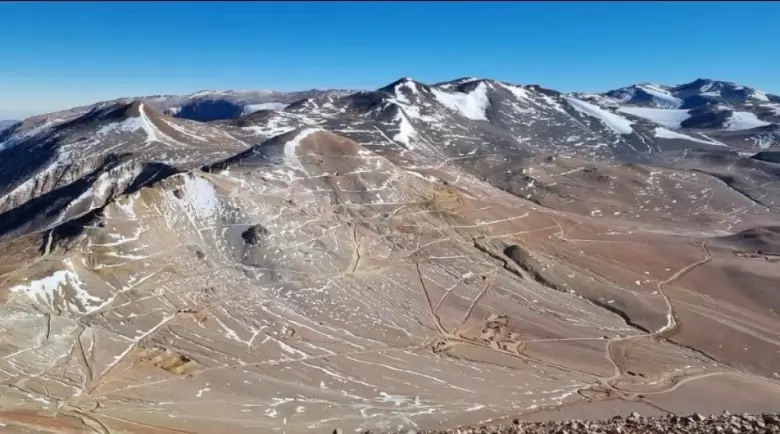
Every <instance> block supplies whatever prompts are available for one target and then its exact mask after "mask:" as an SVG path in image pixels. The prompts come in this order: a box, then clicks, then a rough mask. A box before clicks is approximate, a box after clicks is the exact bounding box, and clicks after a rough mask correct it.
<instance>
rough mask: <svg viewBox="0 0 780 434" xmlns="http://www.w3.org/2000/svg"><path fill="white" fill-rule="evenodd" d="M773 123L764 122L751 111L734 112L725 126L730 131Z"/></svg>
mask: <svg viewBox="0 0 780 434" xmlns="http://www.w3.org/2000/svg"><path fill="white" fill-rule="evenodd" d="M767 125H772V124H770V123H769V122H764V121H762V120H761V119H759V118H758V117H757V116H756V115H754V114H753V113H750V112H734V113H732V114H731V116H730V117H729V118H728V120H726V123H725V124H724V127H725V129H726V130H728V131H741V130H749V129H751V128H758V127H764V126H767Z"/></svg>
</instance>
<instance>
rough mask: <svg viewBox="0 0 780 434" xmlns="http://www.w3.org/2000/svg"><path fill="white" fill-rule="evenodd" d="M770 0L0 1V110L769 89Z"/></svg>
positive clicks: (779, 55)
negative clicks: (176, 97)
mask: <svg viewBox="0 0 780 434" xmlns="http://www.w3.org/2000/svg"><path fill="white" fill-rule="evenodd" d="M778 17H780V2H755V3H752V2H736V1H735V2H711V3H705V2H679V3H673V2H669V3H657V2H653V3H650V2H647V3H640V2H626V3H617V2H614V3H612V2H609V3H607V2H604V3H598V2H573V3H562V2H547V3H544V2H538V3H533V2H515V3H511V2H484V1H483V2H452V3H445V2H431V3H427V2H406V3H403V2H399V3H395V2H374V3H371V2H365V3H358V2H341V3H326V2H300V3H268V2H258V3H238V2H236V3H229V2H214V3H208V2H181V3H158V2H137V3H133V2H126V3H118V2H116V3H115V2H105V3H103V2H83V3H66V2H57V3H43V2H34V3H23V2H16V3H12V2H2V3H0V41H2V45H0V50H1V53H2V54H1V55H0V118H3V117H6V118H7V117H9V116H10V117H21V116H27V115H30V114H34V113H40V112H46V111H52V110H56V109H62V108H67V107H71V106H74V105H79V104H86V103H90V102H94V101H97V100H105V99H111V98H114V97H119V96H137V95H148V94H157V93H190V92H194V91H197V90H201V89H277V90H294V89H304V88H313V87H318V88H343V87H346V88H377V87H380V86H383V85H385V84H387V83H389V82H391V81H393V80H395V79H397V78H400V77H403V76H410V77H413V78H415V79H417V80H419V81H423V82H435V81H443V80H447V79H453V78H457V77H462V76H476V77H488V78H496V79H501V80H505V81H511V82H516V83H524V84H531V83H537V84H542V85H544V86H547V87H551V88H555V89H558V90H562V91H574V90H581V91H604V90H608V89H612V88H616V87H620V86H624V85H628V84H631V83H636V82H645V81H650V82H659V83H663V84H678V83H682V82H687V81H690V80H693V79H695V78H697V77H706V78H715V79H723V80H729V81H735V82H738V83H740V84H744V85H748V86H754V87H758V88H760V89H763V90H765V91H768V92H771V93H780V82H778V81H779V80H780V24H778Z"/></svg>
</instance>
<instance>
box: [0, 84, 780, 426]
mask: <svg viewBox="0 0 780 434" xmlns="http://www.w3.org/2000/svg"><path fill="white" fill-rule="evenodd" d="M778 147H780V97H778V96H776V95H771V94H767V93H764V92H762V91H760V90H757V89H753V88H749V87H746V86H742V85H737V84H735V83H731V82H725V81H716V80H708V79H697V80H694V81H692V82H690V83H687V84H683V85H677V86H666V85H660V84H649V83H644V84H637V85H632V86H628V87H624V88H620V89H616V90H612V91H609V92H605V93H601V94H594V93H562V92H558V91H555V90H552V89H546V88H544V87H541V86H538V85H520V84H513V83H508V82H502V81H498V80H491V79H480V78H474V77H464V78H459V79H456V80H452V81H447V82H441V83H435V84H426V83H421V82H418V81H415V80H413V79H411V78H401V79H399V80H397V81H395V82H393V83H390V84H388V85H387V86H384V87H381V88H379V89H376V90H372V91H365V90H364V91H355V90H308V91H302V92H291V93H285V92H272V91H224V92H222V91H202V92H197V93H195V94H192V95H187V96H173V95H168V96H159V95H158V96H147V97H136V98H122V99H118V100H114V101H106V102H99V103H96V104H92V105H89V106H83V107H76V108H73V109H70V110H65V111H61V112H56V113H49V114H45V115H40V116H35V117H32V118H28V119H25V120H23V121H21V122H16V123H13V124H12V125H11V126H8V127H6V128H5V129H3V128H2V127H0V332H2V335H3V336H4V337H3V340H2V342H0V356H2V357H0V372H1V373H2V374H0V375H2V379H3V384H5V385H6V386H7V388H6V389H4V391H5V393H4V394H3V395H2V397H0V409H12V410H0V422H2V423H3V424H4V426H10V427H12V428H13V429H17V431H14V432H27V431H21V430H22V429H24V430H28V431H29V432H48V431H47V430H49V431H51V430H56V429H59V430H61V431H63V430H70V431H71V432H98V433H106V432H160V433H167V432H191V433H211V432H226V431H228V432H231V433H250V432H251V433H255V432H275V431H281V432H324V431H325V430H327V431H328V432H331V431H333V430H335V429H343V430H344V431H345V432H346V431H361V432H362V431H363V430H378V431H401V430H404V431H403V432H406V430H409V429H428V428H440V427H443V428H452V427H456V426H461V425H468V424H475V423H478V422H486V421H501V420H504V419H506V418H509V419H510V420H511V419H512V418H514V417H522V418H526V417H531V416H533V417H535V418H560V417H565V416H566V415H576V414H582V413H583V412H585V413H588V414H602V415H605V416H611V415H612V414H613V413H614V412H616V411H619V412H626V411H633V410H636V411H640V412H642V413H643V414H662V413H664V412H674V413H686V414H688V413H691V412H696V411H698V412H703V413H706V412H720V411H721V410H723V409H724V408H723V407H724V406H726V407H728V408H727V409H728V410H729V411H732V412H742V411H750V412H761V411H778V410H780V408H779V407H778V404H777V400H776V399H775V397H776V396H778V394H780V373H778V370H777V366H780V348H778V346H780V342H778V340H777V336H780V321H778V318H777V315H778V312H780V296H778V294H777V291H776V282H777V281H778V279H780V268H778V263H779V262H778V261H780V216H779V215H778V211H779V210H780V152H778ZM725 396H728V398H727V399H726V398H724V397H725ZM578 412H579V413H578ZM79 430H81V431H79ZM90 430H91V431H90ZM174 430H175V431H174Z"/></svg>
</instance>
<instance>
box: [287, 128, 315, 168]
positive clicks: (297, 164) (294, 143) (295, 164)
mask: <svg viewBox="0 0 780 434" xmlns="http://www.w3.org/2000/svg"><path fill="white" fill-rule="evenodd" d="M320 131H325V130H323V129H322V128H307V129H305V130H303V131H301V132H300V133H298V135H297V136H295V137H293V138H292V140H290V141H288V142H287V143H285V144H284V161H285V163H287V165H288V166H290V167H292V168H295V169H299V170H302V171H304V172H305V171H306V169H304V168H303V165H302V164H301V160H299V159H298V156H297V155H295V151H296V149H298V145H300V144H301V140H303V139H305V138H306V137H308V136H310V135H311V134H314V133H318V132H320Z"/></svg>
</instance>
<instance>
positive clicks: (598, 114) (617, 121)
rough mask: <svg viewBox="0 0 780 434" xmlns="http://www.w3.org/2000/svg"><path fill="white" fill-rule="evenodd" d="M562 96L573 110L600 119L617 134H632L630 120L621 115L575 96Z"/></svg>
mask: <svg viewBox="0 0 780 434" xmlns="http://www.w3.org/2000/svg"><path fill="white" fill-rule="evenodd" d="M564 98H565V99H566V101H568V102H569V104H571V106H572V107H573V108H574V109H575V110H577V111H578V112H580V113H583V114H586V115H588V116H592V117H594V118H596V119H598V120H600V121H601V122H602V123H603V124H604V125H606V126H607V127H609V128H610V129H611V130H613V131H615V132H616V133H618V134H632V133H633V132H634V129H633V128H631V121H629V120H628V119H626V118H624V117H622V116H618V115H616V114H614V113H611V112H608V111H606V110H604V109H602V108H601V107H598V106H595V105H593V104H590V103H587V102H585V101H582V100H579V99H576V98H571V97H564Z"/></svg>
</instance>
